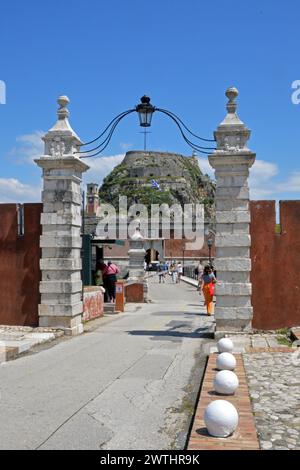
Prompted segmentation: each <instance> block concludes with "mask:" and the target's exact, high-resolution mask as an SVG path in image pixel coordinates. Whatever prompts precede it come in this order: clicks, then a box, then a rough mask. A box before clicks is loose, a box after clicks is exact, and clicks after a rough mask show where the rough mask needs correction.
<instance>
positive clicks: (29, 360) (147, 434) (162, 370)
mask: <svg viewBox="0 0 300 470" xmlns="http://www.w3.org/2000/svg"><path fill="white" fill-rule="evenodd" d="M149 291H150V298H152V300H153V303H150V304H140V305H136V304H132V305H128V306H127V307H128V312H127V313H125V314H120V315H118V316H114V317H112V318H109V319H108V320H106V319H105V320H104V321H103V322H102V325H101V326H100V327H98V328H95V329H94V330H93V329H92V328H91V329H90V330H89V331H88V332H87V333H85V334H83V335H81V336H78V337H75V338H72V339H70V340H69V341H61V342H60V343H59V344H56V345H55V346H54V347H51V345H50V347H49V348H48V349H45V350H43V351H40V352H39V353H37V354H34V355H28V356H24V357H21V358H19V359H16V360H14V361H9V362H6V363H3V364H2V365H1V366H0V392H1V397H0V404H1V407H0V435H1V440H0V448H1V449H37V448H39V449H172V448H173V449H182V448H183V446H184V444H185V440H186V435H187V429H188V425H189V420H190V415H191V413H192V411H193V405H194V401H195V397H196V393H197V391H198V388H199V383H200V380H201V374H202V371H203V367H204V364H205V360H204V355H203V354H201V353H200V351H201V346H202V345H204V343H205V342H206V341H207V339H206V338H207V337H209V333H210V331H211V330H212V321H213V320H212V319H211V318H209V317H207V316H206V315H204V313H203V311H204V310H203V308H202V309H200V307H199V299H200V297H199V294H198V293H197V292H196V290H195V288H194V287H193V286H189V285H186V284H183V283H182V284H180V285H178V284H177V285H172V284H170V283H168V284H165V285H163V284H162V285H159V284H158V280H157V278H156V277H154V278H153V279H152V280H151V281H150V289H149ZM200 312H202V313H200ZM193 400H194V401H193Z"/></svg>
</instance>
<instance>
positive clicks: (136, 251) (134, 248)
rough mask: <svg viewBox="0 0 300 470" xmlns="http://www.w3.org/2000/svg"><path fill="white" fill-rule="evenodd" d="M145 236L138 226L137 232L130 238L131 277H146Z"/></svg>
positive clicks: (131, 278) (134, 278) (139, 278)
mask: <svg viewBox="0 0 300 470" xmlns="http://www.w3.org/2000/svg"><path fill="white" fill-rule="evenodd" d="M145 254H146V251H145V248H144V237H143V236H142V234H141V232H140V229H139V228H137V229H136V231H135V233H134V234H133V235H132V237H131V238H130V239H129V251H128V258H129V265H128V267H129V279H130V280H138V281H143V280H144V277H145V271H144V261H145Z"/></svg>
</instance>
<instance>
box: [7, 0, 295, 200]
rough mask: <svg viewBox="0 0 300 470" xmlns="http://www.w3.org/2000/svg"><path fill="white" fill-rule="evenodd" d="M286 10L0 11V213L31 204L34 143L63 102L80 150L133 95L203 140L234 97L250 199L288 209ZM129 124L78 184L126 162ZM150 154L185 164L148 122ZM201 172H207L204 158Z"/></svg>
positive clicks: (217, 4) (291, 161)
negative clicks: (245, 135) (279, 202)
mask: <svg viewBox="0 0 300 470" xmlns="http://www.w3.org/2000/svg"><path fill="white" fill-rule="evenodd" d="M299 16H300V4H299V2H297V0H289V1H287V2H279V1H274V0H253V1H252V2H241V1H238V0H227V1H226V2H224V1H222V0H214V1H210V2H205V1H200V0H172V1H171V0H151V1H149V2H145V1H141V0H110V1H109V2H108V1H104V0H86V1H85V2H82V1H79V0H76V1H75V0H60V1H58V0H52V1H51V2H50V1H48V0H44V1H43V2H40V1H37V0H27V1H26V2H25V1H21V0H10V1H7V0H3V1H2V2H1V7H0V17H1V24H0V80H3V81H4V82H5V84H6V89H7V96H6V104H5V105H2V104H0V136H1V138H0V161H1V173H0V202H10V201H19V202H25V201H36V200H39V197H40V186H41V178H40V176H41V175H40V169H39V168H38V167H36V165H35V164H34V163H33V162H32V161H33V158H34V157H36V156H37V155H38V154H39V153H41V151H42V146H41V140H40V136H41V135H42V133H43V132H45V131H47V129H49V128H50V127H51V126H52V125H53V123H54V122H55V120H56V109H57V104H56V98H57V97H58V96H59V95H61V94H67V95H68V96H69V98H70V100H71V104H70V112H71V118H70V120H71V124H72V127H73V128H74V130H75V131H76V132H77V133H78V135H79V136H80V137H81V139H82V140H85V141H86V140H90V139H92V138H93V137H95V136H96V135H97V134H98V133H99V131H100V130H102V129H103V128H104V127H105V125H106V124H107V122H108V121H109V120H110V119H111V118H113V117H114V116H115V115H116V114H118V113H119V112H121V111H123V110H126V109H129V108H131V107H133V106H134V105H135V104H137V103H138V101H139V98H140V97H141V96H142V95H143V94H144V93H146V94H149V95H150V96H151V99H152V102H153V104H155V105H156V106H159V107H163V108H167V109H170V110H172V111H173V112H175V113H176V114H178V115H179V116H180V117H181V118H182V119H183V120H184V122H185V123H186V124H187V125H189V126H190V127H191V128H192V129H193V130H194V131H195V132H196V133H197V134H200V135H202V136H204V137H210V136H212V133H213V131H214V130H215V128H216V127H217V125H218V124H219V123H220V121H222V119H223V117H224V115H225V104H226V99H225V96H224V91H225V89H226V88H227V87H228V86H232V85H234V86H236V87H237V88H238V89H239V93H240V94H239V98H238V104H239V107H238V113H239V116H240V117H241V119H242V120H243V121H244V122H245V123H246V124H247V126H248V127H249V128H250V129H251V130H252V136H251V140H250V143H249V146H250V148H251V149H252V150H253V151H255V152H256V154H257V162H256V164H255V166H254V167H253V170H252V173H251V179H250V187H251V197H252V198H253V199H300V158H299V135H300V134H299V127H300V105H295V104H293V103H292V101H291V95H292V92H293V90H292V88H291V85H292V82H293V81H295V80H297V79H300V70H299V42H300V41H299V39H300V33H299ZM140 131H141V128H140V127H139V126H138V122H137V116H136V115H135V114H134V115H131V116H130V117H128V118H127V119H124V120H123V121H122V123H121V124H120V125H119V127H118V129H117V131H116V132H115V135H114V137H113V140H112V142H111V145H110V147H109V148H107V149H106V151H105V154H104V156H103V157H102V158H98V159H95V160H93V161H91V160H89V162H88V163H89V164H91V170H90V171H89V172H88V173H87V174H86V176H85V181H94V182H101V180H102V178H103V176H105V174H107V173H108V172H109V171H110V170H111V169H112V167H113V166H114V165H115V164H117V163H119V162H120V161H121V159H122V155H123V154H124V152H125V151H126V150H132V149H142V148H143V137H142V134H140ZM148 142H149V143H148V148H149V149H151V150H166V151H172V152H179V153H182V154H185V155H190V154H191V149H190V148H189V147H187V146H186V144H185V143H184V141H183V140H182V139H181V137H180V135H179V133H178V131H177V130H176V127H175V126H174V124H173V123H172V122H171V121H170V120H168V119H167V118H165V117H163V116H162V115H159V114H155V115H154V117H153V125H152V127H151V134H150V135H149V139H148ZM200 166H201V168H202V169H203V171H204V172H205V173H206V172H210V169H209V166H208V162H207V160H206V158H201V159H200Z"/></svg>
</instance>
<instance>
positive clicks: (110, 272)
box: [104, 261, 120, 302]
mask: <svg viewBox="0 0 300 470" xmlns="http://www.w3.org/2000/svg"><path fill="white" fill-rule="evenodd" d="M119 272H120V271H119V268H118V267H117V266H116V265H115V264H113V263H112V262H111V261H109V262H108V263H107V268H106V269H105V273H104V274H105V279H106V285H107V291H108V292H107V293H108V297H109V301H110V302H114V301H115V299H116V282H117V274H119Z"/></svg>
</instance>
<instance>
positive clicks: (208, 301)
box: [200, 265, 217, 315]
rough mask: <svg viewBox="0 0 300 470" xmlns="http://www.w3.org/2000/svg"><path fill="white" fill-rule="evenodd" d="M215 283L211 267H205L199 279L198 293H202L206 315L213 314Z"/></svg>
mask: <svg viewBox="0 0 300 470" xmlns="http://www.w3.org/2000/svg"><path fill="white" fill-rule="evenodd" d="M216 282H217V281H216V278H215V275H214V273H213V272H212V269H211V267H210V266H209V265H207V266H205V268H204V271H203V274H202V279H201V290H200V292H201V291H202V292H203V296H204V303H205V305H206V312H207V315H212V314H213V313H214V312H213V310H214V304H213V297H214V288H215V283H216Z"/></svg>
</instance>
